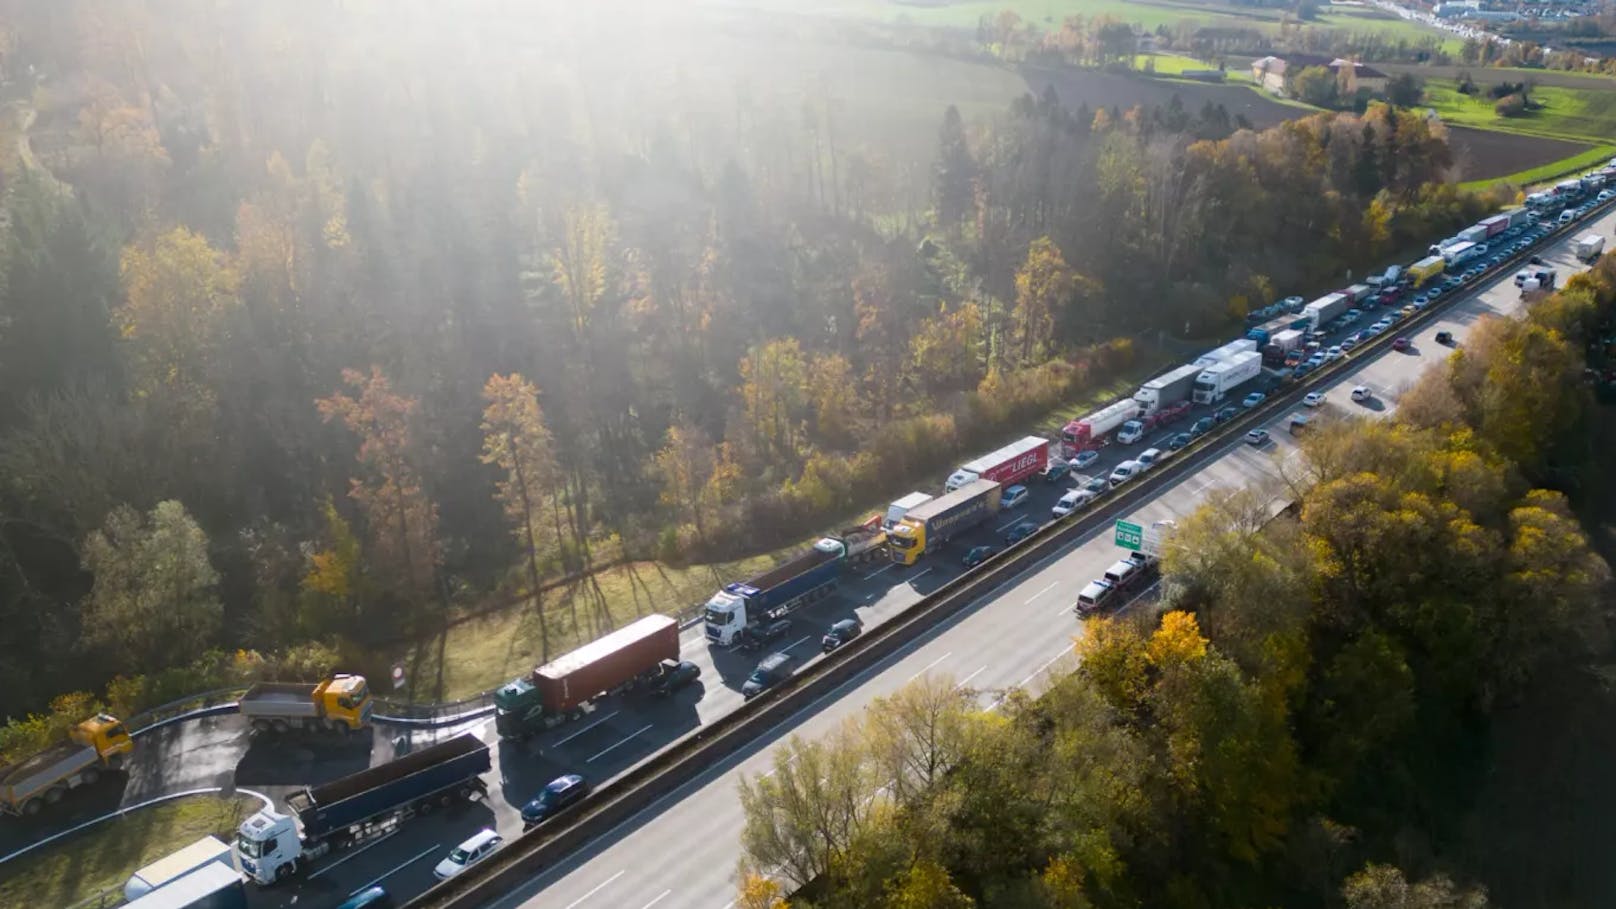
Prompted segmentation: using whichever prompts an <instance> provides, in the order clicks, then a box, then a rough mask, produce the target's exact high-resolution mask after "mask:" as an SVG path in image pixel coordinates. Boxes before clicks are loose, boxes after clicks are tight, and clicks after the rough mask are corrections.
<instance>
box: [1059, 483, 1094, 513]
mask: <svg viewBox="0 0 1616 909" xmlns="http://www.w3.org/2000/svg"><path fill="white" fill-rule="evenodd" d="M1094 498H1095V494H1094V493H1093V492H1090V491H1089V490H1087V489H1073V490H1069V491H1068V492H1067V493H1066V495H1063V496H1061V497H1060V501H1059V502H1056V503H1055V507H1054V508H1052V509H1050V511H1051V513H1053V514H1054V515H1055V517H1057V518H1064V517H1066V516H1067V515H1069V514H1071V513H1072V512H1074V511H1076V510H1078V509H1079V508H1082V507H1084V506H1085V505H1088V504H1089V503H1090V502H1093V501H1094Z"/></svg>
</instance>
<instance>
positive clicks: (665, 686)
mask: <svg viewBox="0 0 1616 909" xmlns="http://www.w3.org/2000/svg"><path fill="white" fill-rule="evenodd" d="M699 678H701V667H700V666H697V665H696V664H695V663H692V662H690V661H689V660H663V661H662V667H661V671H660V672H659V673H657V676H656V678H654V679H652V680H651V682H650V685H649V687H648V688H647V690H648V691H649V692H650V693H651V694H652V695H655V696H656V697H667V696H668V695H671V694H673V693H674V692H675V691H678V690H679V689H681V688H683V687H685V686H686V685H689V684H690V683H692V682H694V681H695V680H697V679H699Z"/></svg>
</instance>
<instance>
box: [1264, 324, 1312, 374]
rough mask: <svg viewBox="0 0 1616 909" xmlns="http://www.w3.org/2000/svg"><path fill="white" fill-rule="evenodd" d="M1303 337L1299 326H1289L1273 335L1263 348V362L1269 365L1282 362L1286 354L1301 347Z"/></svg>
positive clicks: (1276, 364)
mask: <svg viewBox="0 0 1616 909" xmlns="http://www.w3.org/2000/svg"><path fill="white" fill-rule="evenodd" d="M1304 337H1305V336H1304V335H1303V334H1302V331H1301V329H1299V328H1289V329H1286V330H1285V331H1282V332H1280V333H1279V334H1277V335H1274V337H1273V339H1272V340H1270V341H1269V342H1268V346H1266V347H1264V348H1263V352H1262V353H1263V362H1264V363H1265V364H1267V365H1269V366H1278V365H1281V364H1283V363H1284V362H1285V355H1286V354H1288V353H1290V352H1291V351H1293V350H1298V349H1300V348H1301V346H1302V339H1303V338H1304Z"/></svg>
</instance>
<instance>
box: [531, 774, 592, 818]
mask: <svg viewBox="0 0 1616 909" xmlns="http://www.w3.org/2000/svg"><path fill="white" fill-rule="evenodd" d="M588 794H589V781H588V780H585V779H584V778H583V777H582V776H580V775H578V774H576V773H568V774H563V775H562V776H558V777H556V778H555V779H553V780H551V781H550V782H549V783H548V784H546V785H545V787H544V788H543V789H541V790H539V794H538V795H536V796H534V797H533V798H532V799H529V800H528V803H527V804H525V805H523V806H522V824H523V826H524V827H532V826H533V825H535V824H540V823H543V822H544V821H547V820H549V819H550V818H553V817H555V816H556V815H558V814H560V813H561V812H563V811H565V810H567V809H568V808H571V807H572V806H573V805H576V804H578V803H579V802H581V801H583V799H584V796H586V795H588Z"/></svg>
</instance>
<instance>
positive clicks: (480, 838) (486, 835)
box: [460, 827, 499, 849]
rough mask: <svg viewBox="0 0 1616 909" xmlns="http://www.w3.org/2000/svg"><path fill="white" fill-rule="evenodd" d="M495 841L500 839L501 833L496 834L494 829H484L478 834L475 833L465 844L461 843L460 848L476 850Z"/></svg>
mask: <svg viewBox="0 0 1616 909" xmlns="http://www.w3.org/2000/svg"><path fill="white" fill-rule="evenodd" d="M495 839H499V833H498V832H496V831H495V830H493V829H492V828H489V827H484V828H483V829H481V830H479V831H477V832H476V833H474V834H472V835H471V836H470V837H468V838H467V839H466V841H465V842H463V843H461V844H460V848H461V849H476V848H477V847H478V846H481V845H483V844H484V843H486V842H488V841H489V840H495Z"/></svg>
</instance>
